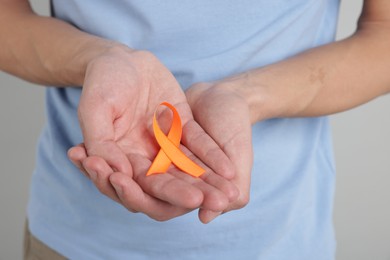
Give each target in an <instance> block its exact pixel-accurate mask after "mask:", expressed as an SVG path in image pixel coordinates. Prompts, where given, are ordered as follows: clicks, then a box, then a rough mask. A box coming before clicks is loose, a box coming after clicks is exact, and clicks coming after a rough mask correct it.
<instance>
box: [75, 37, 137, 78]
mask: <svg viewBox="0 0 390 260" xmlns="http://www.w3.org/2000/svg"><path fill="white" fill-rule="evenodd" d="M91 46H92V47H91ZM131 52H133V50H132V49H131V48H129V47H127V46H125V45H123V44H121V43H118V42H114V41H109V40H105V39H92V40H90V41H87V42H85V43H84V44H83V45H82V46H81V47H80V48H79V49H78V51H77V52H76V55H75V59H77V61H76V63H78V64H79V66H76V67H78V68H79V69H78V70H77V71H74V74H75V75H76V76H73V77H71V79H72V80H74V81H76V82H75V84H76V85H77V86H82V85H83V84H84V80H85V75H86V73H87V70H88V68H89V67H90V66H92V65H93V64H94V63H95V62H97V61H98V60H101V59H102V58H103V59H104V58H106V57H114V56H117V57H123V56H124V55H127V54H129V53H131ZM80 68H81V69H80Z"/></svg>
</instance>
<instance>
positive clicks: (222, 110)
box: [186, 80, 253, 221]
mask: <svg viewBox="0 0 390 260" xmlns="http://www.w3.org/2000/svg"><path fill="white" fill-rule="evenodd" d="M241 91H242V89H240V86H239V85H236V84H235V81H234V80H226V81H220V82H215V83H198V84H195V85H193V86H192V87H190V88H189V89H188V90H187V91H186V96H187V100H188V103H189V104H190V106H191V109H192V112H193V115H194V118H195V120H196V121H197V122H198V123H199V124H200V125H201V127H202V128H203V129H204V130H205V131H206V132H207V133H208V134H209V135H210V136H211V137H212V138H213V139H214V141H215V142H216V143H217V144H218V146H219V147H221V148H222V150H223V151H224V153H225V154H226V155H227V156H228V157H229V159H230V160H231V161H232V162H233V167H234V170H235V172H236V175H235V176H234V178H233V179H232V182H233V183H234V184H235V185H236V186H237V187H238V189H239V192H240V194H239V197H238V198H237V199H236V200H234V201H231V202H230V203H229V205H228V207H227V208H226V209H224V210H223V211H220V212H218V211H213V210H206V209H203V210H201V211H200V212H199V217H200V218H201V219H204V220H205V221H210V220H212V219H214V218H215V217H217V216H218V215H220V214H221V213H225V212H228V211H231V210H235V209H239V208H242V207H244V206H245V205H246V204H247V203H248V202H249V189H250V175H251V170H252V164H253V150H252V140H251V116H250V111H249V106H248V102H247V101H246V100H245V98H244V95H242V94H241Z"/></svg>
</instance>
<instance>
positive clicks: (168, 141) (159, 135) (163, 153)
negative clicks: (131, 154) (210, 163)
mask: <svg viewBox="0 0 390 260" xmlns="http://www.w3.org/2000/svg"><path fill="white" fill-rule="evenodd" d="M161 105H162V106H166V107H168V108H169V109H170V110H171V111H172V112H173V119H172V125H171V129H170V130H169V133H168V136H166V135H165V134H164V132H163V131H162V130H161V128H160V126H159V125H158V122H157V118H156V112H155V113H154V117H153V132H154V136H155V138H156V141H157V143H158V144H159V145H160V147H161V149H160V151H159V152H158V154H157V156H156V158H155V159H154V161H153V163H152V165H151V166H150V168H149V170H148V172H147V173H146V175H152V174H157V173H165V172H166V171H167V170H168V168H169V166H170V165H171V163H173V164H174V165H175V166H176V167H177V168H179V169H180V170H182V171H183V172H185V173H187V174H189V175H191V176H193V177H199V176H200V175H202V174H203V173H204V172H205V170H204V169H203V168H202V167H200V166H199V165H197V164H196V163H195V162H193V161H192V160H191V159H190V158H188V157H187V156H186V155H185V154H184V153H183V152H182V151H181V150H180V149H179V145H180V140H181V135H182V126H181V119H180V115H179V113H178V112H177V110H176V108H175V107H174V106H172V105H171V104H170V103H168V102H163V103H161V104H160V106H161ZM156 110H157V109H156Z"/></svg>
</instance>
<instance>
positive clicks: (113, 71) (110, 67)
mask: <svg viewBox="0 0 390 260" xmlns="http://www.w3.org/2000/svg"><path fill="white" fill-rule="evenodd" d="M163 101H167V102H169V103H171V104H172V105H174V106H175V107H176V108H177V110H178V111H179V113H180V115H181V118H182V123H183V137H184V140H183V145H184V146H183V147H181V149H182V150H184V151H185V152H186V153H187V155H188V156H189V157H191V158H192V159H193V160H195V161H197V163H199V164H203V163H204V165H203V166H204V167H205V169H206V173H205V174H203V176H202V177H201V178H198V179H195V178H193V177H190V176H187V174H184V173H182V172H180V171H179V170H177V169H176V168H174V167H172V168H171V169H169V170H168V173H169V174H159V175H153V176H148V177H146V176H145V173H146V172H147V169H148V168H149V166H150V164H151V161H152V160H153V159H154V157H155V156H156V154H157V152H158V150H159V147H158V145H157V143H156V142H155V140H154V135H153V133H152V132H151V129H152V127H151V123H152V118H153V114H154V111H155V109H156V107H157V106H158V105H159V104H160V103H161V102H163ZM158 116H159V118H160V119H161V120H159V122H160V124H161V126H162V128H163V129H164V128H165V130H167V128H169V125H170V122H169V120H167V119H169V113H166V112H160V113H159V114H158ZM79 120H80V125H81V129H82V132H83V136H84V144H85V146H77V147H74V148H72V149H70V151H69V157H70V159H71V160H72V161H73V162H74V164H76V165H77V166H78V167H79V168H80V169H81V170H83V171H84V172H85V173H87V174H88V176H89V177H90V178H91V179H92V181H93V182H94V183H95V185H96V186H97V188H98V189H99V190H100V191H101V192H102V193H103V194H105V195H107V196H109V197H110V198H112V199H114V200H116V201H118V202H120V203H121V204H123V205H124V206H125V207H126V208H128V209H129V210H131V211H140V212H144V213H145V214H147V215H149V216H150V217H152V218H154V219H157V220H167V219H170V218H173V217H176V216H179V215H182V214H185V213H187V212H189V211H191V210H193V209H195V208H198V207H202V208H205V209H209V210H214V211H215V210H222V209H224V208H225V207H226V206H227V204H228V203H229V201H230V200H234V199H236V197H237V194H238V192H237V189H236V188H235V186H234V185H233V184H232V183H230V182H229V181H228V179H229V178H232V177H233V175H234V171H233V169H232V168H233V167H231V165H232V163H231V162H230V160H229V159H228V157H227V156H226V155H225V154H224V153H223V151H222V150H221V149H220V148H219V147H218V145H217V144H216V143H215V142H214V141H213V140H212V138H211V137H210V136H208V135H207V134H206V133H205V132H204V131H203V129H202V128H201V127H200V126H199V125H198V124H197V123H196V122H195V121H194V120H193V117H192V113H191V109H190V107H189V105H188V103H187V100H186V97H185V95H184V93H183V91H182V90H181V88H180V86H179V84H178V83H177V82H176V80H175V78H174V77H173V75H172V74H171V73H170V72H169V71H168V70H167V69H166V68H165V67H164V66H163V65H162V64H161V63H160V62H159V61H158V59H157V58H156V57H154V56H153V55H152V54H150V53H148V52H143V51H131V50H127V49H123V48H119V49H114V50H111V52H110V53H108V54H106V55H103V56H101V57H98V58H97V59H95V60H94V61H92V62H91V63H90V64H89V66H88V67H87V71H86V75H85V81H84V86H83V91H82V95H81V99H80V105H79ZM161 121H162V122H161ZM84 148H85V149H84Z"/></svg>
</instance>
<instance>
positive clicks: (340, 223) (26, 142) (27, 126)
mask: <svg viewBox="0 0 390 260" xmlns="http://www.w3.org/2000/svg"><path fill="white" fill-rule="evenodd" d="M32 3H33V6H34V8H35V10H36V11H37V12H39V13H40V14H48V10H49V9H48V1H38V0H34V1H32ZM361 5H362V0H344V1H342V9H341V16H340V23H339V24H340V26H339V32H338V38H343V37H346V36H348V35H350V34H351V33H352V32H353V31H354V29H355V26H356V19H357V17H358V16H359V14H360V10H361ZM2 37H3V36H2ZM0 90H1V92H0V93H1V94H0V124H1V127H0V178H1V179H0V220H1V221H0V260H8V259H21V258H22V249H21V248H22V231H23V225H24V220H25V211H26V209H25V208H26V204H27V197H28V188H29V180H30V177H31V172H32V170H33V168H34V157H35V145H36V140H37V138H38V136H39V132H40V130H41V128H42V125H43V123H44V97H43V88H42V87H40V86H35V85H32V84H29V83H26V82H23V81H21V80H19V79H16V78H14V77H12V76H9V75H6V74H4V73H2V72H0ZM389 112H390V96H389V95H388V96H385V97H382V98H379V99H377V100H375V101H373V102H371V103H369V104H367V105H364V106H361V107H359V108H357V109H354V110H351V111H348V112H345V113H342V114H338V115H334V116H332V117H331V118H332V125H333V134H334V144H335V157H336V163H337V188H336V201H335V213H334V220H335V228H336V235H337V240H338V251H337V259H338V260H351V259H353V260H367V259H369V260H390V225H389V224H388V221H389V220H390V189H389V186H390V185H389V184H390V158H389V155H390V116H389ZM313 260H315V259H313Z"/></svg>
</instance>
